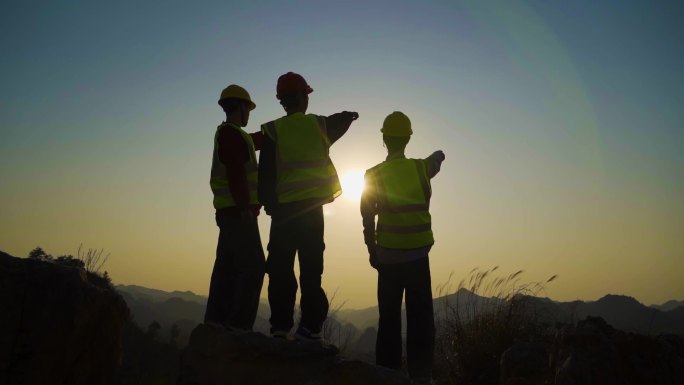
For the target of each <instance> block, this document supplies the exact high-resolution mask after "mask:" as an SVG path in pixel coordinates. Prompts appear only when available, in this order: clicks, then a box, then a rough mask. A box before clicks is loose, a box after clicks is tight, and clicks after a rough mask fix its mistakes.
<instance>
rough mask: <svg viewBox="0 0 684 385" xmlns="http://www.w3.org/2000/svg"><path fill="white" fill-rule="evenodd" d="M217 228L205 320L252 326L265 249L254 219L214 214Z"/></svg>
mask: <svg viewBox="0 0 684 385" xmlns="http://www.w3.org/2000/svg"><path fill="white" fill-rule="evenodd" d="M216 224H217V225H218V227H219V238H218V246H217V247H216V262H214V270H213V272H212V273H211V284H210V286H209V299H208V300H207V310H206V313H205V315H204V321H205V322H207V321H211V322H216V323H219V324H222V325H224V326H226V327H235V328H240V329H248V330H249V329H252V326H253V325H254V320H255V319H256V314H257V310H258V308H259V296H260V294H261V286H262V285H263V283H264V250H263V248H262V247H261V238H260V236H259V226H258V224H257V222H256V220H255V221H254V222H253V223H251V224H249V225H244V224H242V223H241V222H240V218H234V217H216Z"/></svg>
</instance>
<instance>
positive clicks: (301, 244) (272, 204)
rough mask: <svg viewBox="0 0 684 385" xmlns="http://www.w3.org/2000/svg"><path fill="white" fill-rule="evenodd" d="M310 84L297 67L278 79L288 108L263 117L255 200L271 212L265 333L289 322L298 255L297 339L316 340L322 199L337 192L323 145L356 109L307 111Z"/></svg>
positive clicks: (322, 302) (321, 308)
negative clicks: (269, 118) (271, 117)
mask: <svg viewBox="0 0 684 385" xmlns="http://www.w3.org/2000/svg"><path fill="white" fill-rule="evenodd" d="M312 92H313V89H312V88H311V87H310V86H309V84H308V83H307V82H306V80H305V79H304V78H303V77H302V76H301V75H299V74H296V73H293V72H288V73H286V74H284V75H282V76H280V77H279V78H278V84H277V86H276V97H277V98H278V100H280V104H281V105H282V106H283V108H284V109H285V113H286V115H285V116H283V117H281V118H278V119H276V120H273V121H271V122H268V123H266V124H263V125H262V126H261V130H262V132H263V133H264V141H263V144H262V147H261V153H260V155H259V188H258V190H259V195H258V196H259V201H260V202H262V203H263V205H264V208H265V209H266V213H267V214H269V215H270V216H271V233H270V239H269V243H268V259H267V261H266V272H267V273H268V275H269V285H268V301H269V304H270V307H271V318H270V322H271V335H273V336H274V337H278V338H286V337H287V336H288V333H289V331H290V330H291V329H292V327H293V326H294V306H295V297H296V294H297V286H298V285H297V279H296V277H295V274H294V260H295V254H298V258H299V270H300V276H299V278H300V279H299V287H301V301H300V305H301V306H300V307H301V319H300V322H299V325H298V327H297V330H296V332H295V334H294V336H295V338H298V339H305V340H319V339H320V338H321V329H322V326H323V322H324V321H325V319H326V318H327V314H328V306H329V304H328V299H327V297H326V295H325V292H324V291H323V289H322V288H321V278H322V274H323V250H324V249H325V243H324V241H323V205H324V204H326V203H330V202H332V201H333V200H334V199H335V198H336V197H337V196H339V195H340V194H341V193H342V190H341V187H340V181H339V178H338V176H337V171H336V170H335V166H334V165H333V163H332V161H331V160H330V156H329V149H330V146H331V145H332V144H333V143H335V142H336V141H337V140H338V139H339V138H340V137H342V135H344V134H345V133H346V132H347V130H348V129H349V127H350V126H351V124H352V122H353V121H354V120H356V119H357V118H358V116H359V115H358V114H357V113H356V112H348V111H343V112H340V113H337V114H333V115H330V116H319V115H314V114H307V113H306V110H307V108H308V105H309V94H311V93H312Z"/></svg>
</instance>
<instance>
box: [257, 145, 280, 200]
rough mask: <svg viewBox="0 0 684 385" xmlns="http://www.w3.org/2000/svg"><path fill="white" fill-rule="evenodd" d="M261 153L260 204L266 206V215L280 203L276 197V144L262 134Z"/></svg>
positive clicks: (258, 193)
mask: <svg viewBox="0 0 684 385" xmlns="http://www.w3.org/2000/svg"><path fill="white" fill-rule="evenodd" d="M261 137H262V140H261V151H260V152H259V182H258V190H257V191H258V192H257V195H258V197H259V202H261V204H263V205H264V208H265V209H266V213H270V212H272V210H273V209H274V208H275V206H276V205H277V203H278V199H277V198H278V197H277V195H276V177H277V175H276V164H275V161H276V159H275V143H274V142H273V140H271V138H269V137H268V136H267V135H263V134H262V136H261Z"/></svg>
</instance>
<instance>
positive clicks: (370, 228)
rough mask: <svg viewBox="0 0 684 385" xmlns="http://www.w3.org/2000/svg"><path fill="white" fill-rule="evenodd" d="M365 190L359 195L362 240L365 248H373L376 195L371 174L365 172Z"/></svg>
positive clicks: (376, 205)
mask: <svg viewBox="0 0 684 385" xmlns="http://www.w3.org/2000/svg"><path fill="white" fill-rule="evenodd" d="M364 180H365V188H364V189H363V194H362V195H361V218H362V221H363V240H364V242H365V243H366V246H369V247H371V246H375V216H376V215H377V214H378V202H377V193H376V191H375V182H374V180H373V176H372V173H370V172H369V171H366V175H365V176H364Z"/></svg>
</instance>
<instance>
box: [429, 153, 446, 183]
mask: <svg viewBox="0 0 684 385" xmlns="http://www.w3.org/2000/svg"><path fill="white" fill-rule="evenodd" d="M444 159H446V156H445V155H444V152H442V150H438V151H435V152H433V153H432V155H430V156H428V157H427V158H425V164H426V165H427V172H428V177H430V178H432V177H434V176H435V175H437V173H438V172H439V170H440V169H441V168H442V162H444Z"/></svg>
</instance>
